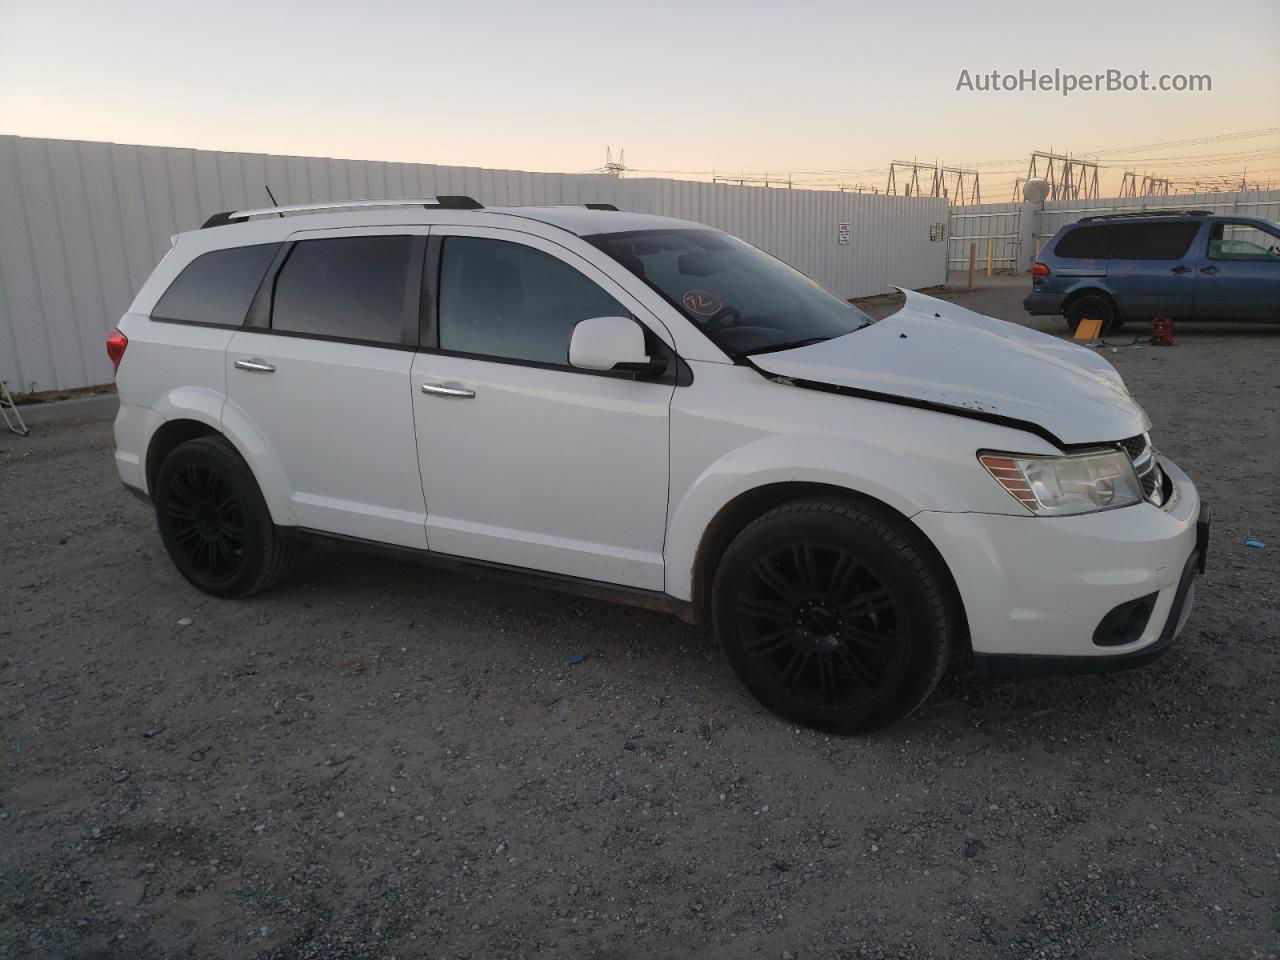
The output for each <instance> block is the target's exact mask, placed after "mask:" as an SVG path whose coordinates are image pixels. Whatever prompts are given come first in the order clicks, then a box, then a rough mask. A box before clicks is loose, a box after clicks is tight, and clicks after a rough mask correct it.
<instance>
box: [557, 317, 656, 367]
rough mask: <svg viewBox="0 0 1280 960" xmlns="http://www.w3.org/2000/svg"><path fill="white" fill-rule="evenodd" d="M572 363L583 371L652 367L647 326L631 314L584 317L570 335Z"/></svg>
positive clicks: (571, 364) (570, 361) (570, 358)
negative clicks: (647, 342) (587, 318)
mask: <svg viewBox="0 0 1280 960" xmlns="http://www.w3.org/2000/svg"><path fill="white" fill-rule="evenodd" d="M569 366H571V367H579V368H581V369H583V370H629V371H632V372H635V373H643V372H647V371H649V370H651V369H652V368H653V360H652V358H650V356H649V353H648V351H647V350H646V349H645V345H644V329H643V328H642V327H641V326H640V324H638V323H637V322H636V321H634V320H632V319H631V318H630V317H592V318H591V319H590V320H581V321H579V322H578V325H577V326H576V327H574V328H573V336H572V337H570V338H569Z"/></svg>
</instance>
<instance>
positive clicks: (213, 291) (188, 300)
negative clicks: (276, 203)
mask: <svg viewBox="0 0 1280 960" xmlns="http://www.w3.org/2000/svg"><path fill="white" fill-rule="evenodd" d="M279 249H280V245H279V244H278V243H263V244H257V245H255V246H252V247H231V248H230V249H227V250H215V251H213V252H212V253H205V254H202V255H200V256H198V257H196V258H195V259H194V260H192V261H191V262H190V263H189V264H187V266H186V269H184V270H183V271H182V272H181V273H180V274H178V277H177V279H176V280H174V281H173V283H171V284H169V289H168V290H166V291H165V292H164V296H162V297H161V298H160V301H159V302H158V303H157V304H156V306H155V309H154V310H152V311H151V318H152V319H153V320H176V321H179V322H182V323H204V324H212V325H214V326H219V327H238V326H240V325H241V324H242V323H244V315H245V313H247V312H248V310H249V302H250V301H251V300H253V295H254V293H256V292H257V290H258V284H260V283H261V282H262V278H263V276H264V275H265V274H266V272H267V267H269V266H271V260H272V258H273V257H274V256H275V255H276V251H277V250H279Z"/></svg>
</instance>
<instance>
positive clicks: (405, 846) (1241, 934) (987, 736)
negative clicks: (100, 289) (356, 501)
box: [0, 279, 1280, 960]
mask: <svg viewBox="0 0 1280 960" xmlns="http://www.w3.org/2000/svg"><path fill="white" fill-rule="evenodd" d="M984 282H985V283H986V284H987V289H980V290H978V291H975V292H972V293H950V294H946V296H948V297H951V298H953V299H955V300H957V301H958V302H962V303H965V304H966V305H971V306H973V307H974V308H976V309H978V310H980V311H983V312H987V313H991V314H994V315H997V316H1003V317H1005V318H1006V319H1013V320H1019V321H1022V322H1026V318H1025V317H1023V316H1022V314H1021V311H1020V308H1019V300H1020V297H1021V296H1022V293H1023V290H1024V288H1025V285H1026V281H1025V279H1016V280H1015V281H1012V282H1010V281H1001V280H998V279H997V280H995V281H984ZM869 309H871V310H872V311H873V312H876V313H879V314H883V313H886V312H888V311H889V310H891V309H892V304H891V303H890V302H889V300H887V299H885V300H881V301H878V302H874V303H871V304H870V305H869ZM1035 324H1036V325H1037V326H1040V327H1041V328H1044V329H1053V330H1054V331H1055V332H1057V323H1054V324H1048V323H1047V322H1044V323H1042V322H1040V321H1035ZM1177 337H1178V345H1177V346H1176V347H1174V348H1172V349H1156V348H1150V347H1132V348H1129V347H1121V348H1117V351H1116V352H1115V353H1110V351H1108V358H1109V359H1111V360H1112V361H1113V362H1115V363H1116V365H1117V366H1118V367H1119V368H1120V370H1121V371H1122V373H1123V374H1124V375H1125V376H1126V378H1127V379H1128V381H1129V383H1130V384H1131V385H1132V387H1133V388H1134V391H1135V393H1136V394H1137V395H1138V397H1139V399H1140V400H1141V401H1142V403H1143V404H1144V405H1145V406H1146V407H1147V409H1148V411H1149V412H1150V413H1151V415H1152V417H1153V419H1154V420H1155V423H1156V427H1155V431H1154V433H1155V437H1156V440H1157V443H1158V445H1159V446H1160V447H1161V448H1162V449H1164V450H1165V452H1167V453H1168V454H1170V455H1172V456H1173V457H1174V458H1175V459H1177V460H1179V461H1180V462H1181V463H1182V464H1183V466H1184V467H1186V468H1187V469H1188V471H1189V472H1190V473H1191V474H1192V476H1194V477H1195V479H1196V480H1197V482H1198V483H1199V484H1200V486H1201V489H1202V491H1203V493H1204V495H1205V497H1206V498H1207V499H1208V500H1210V501H1212V503H1213V506H1214V510H1215V517H1214V519H1215V529H1214V536H1215V542H1214V544H1213V550H1212V557H1211V565H1210V572H1209V575H1208V577H1207V578H1205V579H1203V580H1201V581H1200V586H1199V591H1198V598H1199V599H1198V606H1197V608H1196V611H1195V613H1194V614H1193V616H1192V618H1191V621H1190V623H1189V625H1188V627H1187V629H1186V632H1185V633H1184V634H1183V636H1182V638H1181V640H1180V641H1179V642H1178V643H1177V644H1176V646H1175V648H1174V650H1173V651H1172V652H1171V653H1170V654H1169V655H1168V656H1167V657H1165V658H1163V659H1162V660H1161V661H1158V662H1157V663H1156V664H1154V665H1152V666H1149V667H1147V668H1146V669H1143V670H1139V671H1135V672H1132V673H1127V674H1118V675H1113V676H1102V677H1089V678H1071V679H1060V678H1059V679H1054V678H1045V679H1008V680H1001V681H978V680H976V679H974V678H973V677H972V676H969V675H966V674H953V675H951V676H948V677H947V678H946V679H945V680H944V682H943V685H942V687H941V688H940V689H939V691H938V692H937V694H935V696H934V698H933V699H932V701H930V703H929V704H928V705H927V706H926V708H925V709H924V710H923V711H922V712H920V713H919V714H917V715H916V716H915V717H913V718H912V719H911V720H909V721H908V722H906V723H903V724H901V725H899V726H897V727H895V728H893V729H891V730H888V731H885V732H883V733H881V734H878V735H876V736H872V737H866V738H861V739H840V738H833V737H829V736H825V735H822V734H816V733H813V732H810V731H806V730H798V729H795V728H793V727H791V726H788V725H787V724H785V723H783V722H781V721H779V720H777V719H775V718H774V717H772V716H770V715H767V714H765V713H764V712H762V711H761V710H760V709H759V708H758V707H757V706H756V705H755V704H754V703H753V702H752V701H751V700H750V699H749V698H748V697H747V695H746V694H745V693H744V692H743V691H742V690H741V689H740V688H739V687H738V686H737V684H736V683H735V681H734V680H733V678H732V677H731V676H730V674H729V672H728V670H727V669H726V667H725V666H724V664H723V663H722V662H721V660H720V658H719V655H718V652H717V650H716V647H715V644H714V641H713V639H712V638H711V637H710V635H709V634H708V633H707V632H706V631H703V630H698V629H694V628H691V627H688V626H685V625H682V624H681V623H679V622H677V621H675V620H674V619H670V618H666V617H663V616H660V615H657V614H652V613H647V612H643V611H636V610H629V609H624V608H618V607H612V606H608V605H605V604H603V603H596V602H592V601H587V600H582V599H577V598H573V597H566V596H561V595H557V594H553V593H546V592H540V591H535V590H532V589H523V588H517V587H512V586H507V585H495V584H494V583H492V582H487V581H482V580H479V579H474V578H471V577H466V576H461V575H456V574H447V573H442V572H436V571H432V570H428V569H423V568H419V567H416V566H411V565H404V564H397V563H393V562H388V561H380V560H370V559H368V558H365V557H361V556H353V555H348V554H343V553H339V552H316V553H314V554H312V555H310V556H309V557H308V558H307V560H306V561H305V562H304V563H303V564H302V565H301V566H300V567H299V569H298V570H297V572H296V574H295V575H294V576H293V577H292V578H291V579H290V580H289V581H288V582H286V583H285V584H284V585H282V586H281V587H279V588H277V589H276V590H274V591H272V592H270V593H269V594H266V595H263V596H261V597H258V598H255V599H253V600H252V601H249V602H231V601H219V600H215V599H212V598H209V597H206V596H203V595H201V594H199V593H197V592H195V591H194V590H193V589H192V588H190V587H189V586H188V585H187V584H186V583H185V582H184V581H182V580H181V579H180V578H179V577H178V575H177V574H176V573H175V571H174V569H173V567H172V566H171V565H170V564H169V561H168V560H167V559H166V557H165V555H164V552H163V549H162V548H161V546H160V542H159V540H158V538H157V536H156V533H155V527H154V523H153V522H152V518H151V516H150V515H149V512H148V510H147V508H146V507H144V506H143V505H142V504H140V503H137V502H135V501H134V500H132V499H130V498H129V497H127V496H126V495H125V494H124V493H123V492H122V491H121V489H120V487H119V484H118V481H117V480H116V479H115V474H114V470H113V468H112V464H111V449H112V440H111V430H110V422H109V419H110V416H111V414H112V413H113V411H112V409H111V407H112V401H111V400H110V398H106V399H105V400H104V399H102V398H99V399H95V400H83V401H74V402H71V403H67V404H61V405H58V406H57V407H56V408H55V407H50V408H45V409H44V410H34V409H33V410H32V411H31V413H32V416H31V419H33V420H34V421H35V424H34V430H33V433H32V435H31V437H30V438H28V439H25V440H22V439H19V438H17V437H14V436H10V435H8V434H0V490H2V491H3V496H2V498H0V510H2V511H3V513H2V514H0V542H2V543H3V546H4V551H3V555H2V556H0V733H2V735H3V757H2V760H0V796H2V801H0V956H4V957H68V958H70V957H76V958H90V957H93V958H105V957H129V958H139V960H146V958H153V957H155V958H159V957H191V958H201V960H203V958H221V957H253V958H281V960H283V958H301V957H314V958H342V957H376V958H385V957H402V958H404V957H432V958H445V957H449V958H453V957H471V958H477V960H480V958H484V960H490V958H508V957H510V958H515V957H534V956H537V957H565V958H569V957H575V958H576V957H598V958H623V957H636V958H639V957H645V958H648V957H668V956H687V955H691V954H694V953H698V954H699V955H701V956H706V957H713V958H735V960H736V958H744V957H765V958H769V957H772V958H775V960H776V958H784V960H785V958H786V957H788V956H791V957H794V958H811V957H813V958H816V957H830V958H860V960H862V958H868V960H869V958H881V957H885V958H887V957H895V958H898V957H901V958H924V957H982V958H1015V957H1017V958H1021V957H1051V958H1056V957H1108V958H1115V957H1162V958H1163V957H1230V958H1245V957H1275V956H1277V955H1280V883H1278V882H1277V870H1278V867H1280V859H1278V858H1280V842H1278V838H1280V830H1278V829H1277V826H1278V823H1277V820H1278V814H1280V804H1278V803H1277V792H1276V791H1277V774H1276V771H1277V765H1276V757H1277V754H1276V743H1277V741H1276V734H1277V720H1278V719H1280V711H1278V710H1277V704H1276V685H1275V684H1276V679H1277V667H1278V666H1280V663H1278V660H1277V655H1276V643H1277V639H1278V638H1280V523H1278V522H1277V521H1278V517H1280V514H1278V512H1277V506H1276V499H1275V496H1274V493H1275V490H1276V480H1275V477H1276V472H1277V468H1278V467H1280V455H1278V454H1277V450H1278V449H1280V426H1278V420H1277V416H1276V411H1277V407H1278V406H1280V393H1278V392H1277V388H1280V328H1271V329H1265V328H1261V329H1260V328H1243V327H1242V328H1238V329H1237V328H1222V327H1204V326H1202V327H1199V328H1196V327H1195V326H1193V325H1185V326H1180V327H1179V329H1178V331H1177ZM1129 339H1130V337H1129V336H1124V337H1120V336H1119V335H1117V336H1116V337H1114V338H1113V340H1114V342H1116V343H1127V342H1128V340H1129ZM1247 537H1258V538H1259V539H1261V540H1264V541H1267V542H1268V545H1267V547H1266V548H1265V549H1261V550H1258V549H1251V548H1248V547H1246V546H1245V545H1244V543H1243V541H1244V540H1245V539H1246V538H1247ZM571 655H585V656H586V657H587V659H586V660H585V661H584V662H581V663H576V664H571V663H567V662H566V661H565V658H566V657H571Z"/></svg>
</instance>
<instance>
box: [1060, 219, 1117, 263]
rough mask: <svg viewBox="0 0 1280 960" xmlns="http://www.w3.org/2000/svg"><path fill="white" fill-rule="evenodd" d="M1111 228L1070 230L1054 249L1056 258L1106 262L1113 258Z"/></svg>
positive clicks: (1077, 228) (1097, 227) (1098, 227)
mask: <svg viewBox="0 0 1280 960" xmlns="http://www.w3.org/2000/svg"><path fill="white" fill-rule="evenodd" d="M1112 229H1113V228H1112V227H1110V226H1096V227H1076V228H1075V229H1074V230H1068V231H1067V232H1066V233H1065V234H1064V235H1063V237H1062V239H1061V240H1059V241H1058V245H1057V246H1056V247H1054V248H1053V252H1054V255H1055V256H1059V257H1073V258H1080V259H1086V260H1105V259H1107V257H1109V256H1111V231H1112Z"/></svg>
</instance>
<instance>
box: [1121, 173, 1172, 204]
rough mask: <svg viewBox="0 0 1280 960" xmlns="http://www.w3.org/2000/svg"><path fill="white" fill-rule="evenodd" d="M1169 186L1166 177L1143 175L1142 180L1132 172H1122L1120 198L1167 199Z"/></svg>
mask: <svg viewBox="0 0 1280 960" xmlns="http://www.w3.org/2000/svg"><path fill="white" fill-rule="evenodd" d="M1170 186H1171V184H1170V181H1169V178H1168V177H1157V176H1154V175H1152V174H1150V173H1144V174H1143V175H1142V179H1141V180H1139V179H1138V174H1137V173H1135V172H1134V171H1132V170H1126V171H1125V172H1124V178H1123V179H1122V180H1121V181H1120V196H1121V197H1122V198H1123V197H1167V196H1168V195H1169V187H1170Z"/></svg>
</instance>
